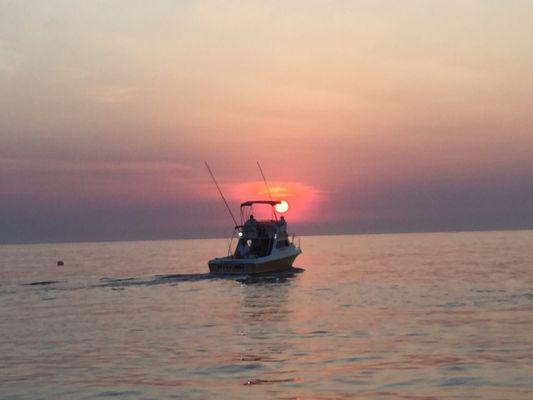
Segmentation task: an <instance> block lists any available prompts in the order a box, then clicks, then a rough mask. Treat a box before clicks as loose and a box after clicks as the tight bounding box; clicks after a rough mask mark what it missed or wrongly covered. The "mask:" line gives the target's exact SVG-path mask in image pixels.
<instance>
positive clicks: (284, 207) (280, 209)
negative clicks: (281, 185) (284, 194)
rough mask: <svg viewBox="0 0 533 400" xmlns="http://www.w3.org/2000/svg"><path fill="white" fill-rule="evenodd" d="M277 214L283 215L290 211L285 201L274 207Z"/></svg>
mask: <svg viewBox="0 0 533 400" xmlns="http://www.w3.org/2000/svg"><path fill="white" fill-rule="evenodd" d="M274 208H275V209H276V211H277V212H279V213H281V214H283V213H286V212H287V211H289V203H287V202H286V201H285V200H281V201H280V202H279V203H278V204H276V205H275V206H274Z"/></svg>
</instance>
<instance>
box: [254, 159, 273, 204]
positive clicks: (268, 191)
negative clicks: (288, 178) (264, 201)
mask: <svg viewBox="0 0 533 400" xmlns="http://www.w3.org/2000/svg"><path fill="white" fill-rule="evenodd" d="M257 166H258V167H259V172H261V176H262V177H263V182H265V186H266V188H267V193H268V197H269V198H270V201H272V195H271V194H270V188H269V187H268V183H267V180H266V178H265V174H264V173H263V168H261V164H259V161H257Z"/></svg>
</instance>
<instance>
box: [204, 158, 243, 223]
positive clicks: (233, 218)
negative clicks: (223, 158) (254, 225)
mask: <svg viewBox="0 0 533 400" xmlns="http://www.w3.org/2000/svg"><path fill="white" fill-rule="evenodd" d="M204 163H205V166H206V167H207V170H208V171H209V175H211V178H212V179H213V183H214V184H215V186H216V187H217V189H218V193H220V197H222V200H223V201H224V204H225V205H226V208H227V209H228V212H229V215H230V216H231V219H232V220H233V222H234V223H235V226H236V227H237V226H238V225H239V224H238V223H237V220H236V219H235V217H234V216H233V213H232V212H231V208H229V205H228V202H227V201H226V198H225V197H224V194H223V193H222V190H220V186H218V183H217V180H216V179H215V175H214V174H213V171H211V168H209V164H207V161H204Z"/></svg>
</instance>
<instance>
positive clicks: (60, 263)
mask: <svg viewBox="0 0 533 400" xmlns="http://www.w3.org/2000/svg"><path fill="white" fill-rule="evenodd" d="M57 265H65V263H64V262H63V260H58V261H57Z"/></svg>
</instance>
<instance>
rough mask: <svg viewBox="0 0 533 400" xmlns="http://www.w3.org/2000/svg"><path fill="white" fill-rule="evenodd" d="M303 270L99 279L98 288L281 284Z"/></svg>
mask: <svg viewBox="0 0 533 400" xmlns="http://www.w3.org/2000/svg"><path fill="white" fill-rule="evenodd" d="M304 271H305V269H303V268H297V267H292V268H290V269H287V270H285V271H280V272H275V273H265V274H255V275H247V274H243V275H235V274H212V273H199V274H172V275H155V276H154V277H153V278H151V279H146V280H145V279H136V278H101V279H100V282H101V283H100V284H99V285H97V286H98V287H111V288H116V287H126V286H139V285H143V286H150V285H165V284H170V285H172V284H178V283H182V282H198V281H206V280H209V281H215V280H233V281H236V282H240V283H244V284H254V283H269V282H272V283H275V282H283V281H286V280H287V279H289V278H292V277H294V276H295V275H296V274H299V273H302V272H304Z"/></svg>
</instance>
